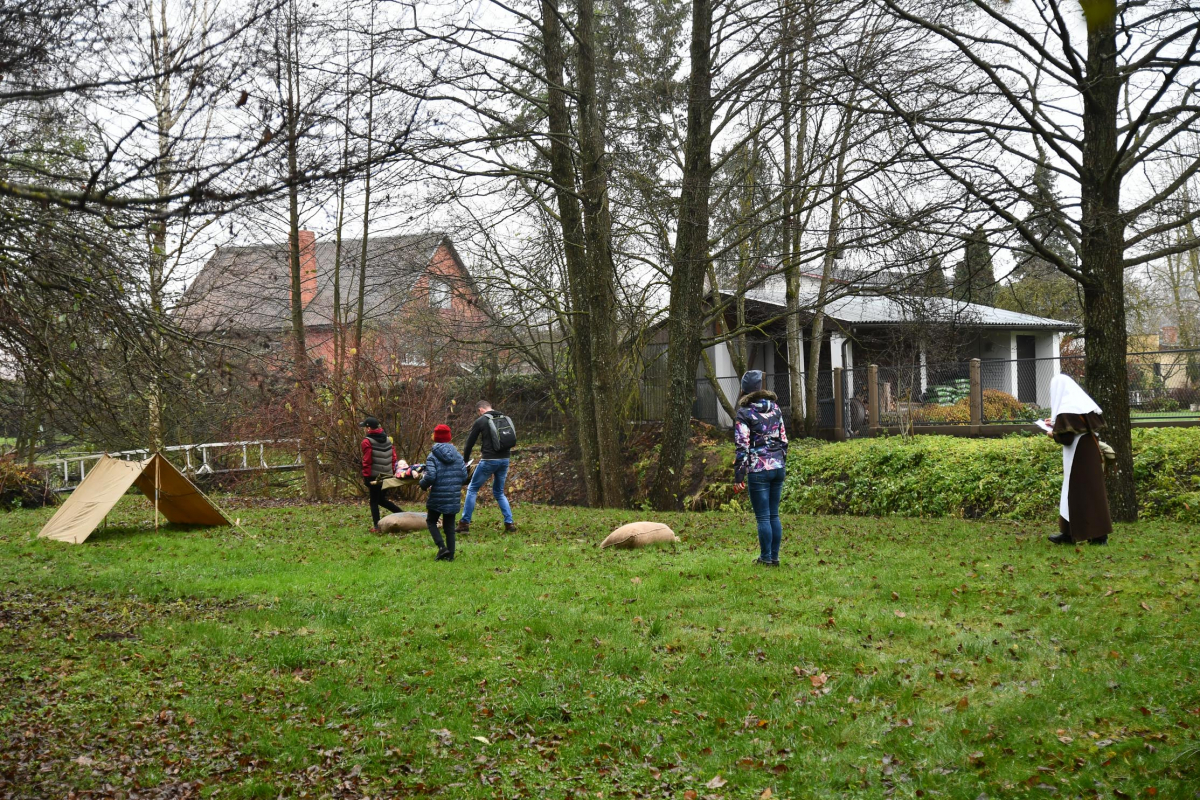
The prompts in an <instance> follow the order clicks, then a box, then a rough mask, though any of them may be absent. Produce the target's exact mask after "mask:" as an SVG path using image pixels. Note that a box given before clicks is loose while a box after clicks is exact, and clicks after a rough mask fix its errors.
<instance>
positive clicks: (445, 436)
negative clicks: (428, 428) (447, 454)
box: [433, 425, 450, 442]
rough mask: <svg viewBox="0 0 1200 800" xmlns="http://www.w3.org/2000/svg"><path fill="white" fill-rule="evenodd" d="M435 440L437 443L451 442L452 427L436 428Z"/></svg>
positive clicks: (440, 426)
mask: <svg viewBox="0 0 1200 800" xmlns="http://www.w3.org/2000/svg"><path fill="white" fill-rule="evenodd" d="M433 440H434V441H435V442H448V441H450V426H449V425H438V426H437V427H436V428H434V429H433Z"/></svg>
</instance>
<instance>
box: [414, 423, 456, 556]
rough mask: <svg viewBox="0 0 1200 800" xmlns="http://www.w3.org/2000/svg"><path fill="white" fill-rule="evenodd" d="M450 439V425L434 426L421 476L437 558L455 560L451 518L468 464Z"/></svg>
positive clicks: (428, 523) (427, 518) (453, 515)
mask: <svg viewBox="0 0 1200 800" xmlns="http://www.w3.org/2000/svg"><path fill="white" fill-rule="evenodd" d="M450 439H451V435H450V426H449V425H438V426H437V427H436V428H434V429H433V441H434V445H433V448H432V449H431V450H430V451H429V458H427V459H426V460H425V472H424V474H423V475H422V476H421V488H422V489H429V497H428V499H426V501H425V510H426V512H427V514H426V517H425V524H426V525H427V526H428V528H429V535H430V536H432V537H433V543H434V544H435V545H437V548H438V554H437V560H438V561H453V560H454V518H455V517H456V516H458V512H459V510H460V509H461V508H462V487H463V484H465V483H466V482H467V465H466V464H465V463H463V457H462V454H461V453H459V452H458V448H456V447H455V446H454V445H452V444H450ZM439 519H440V520H441V522H442V530H443V531H445V532H446V538H445V540H444V541H443V539H442V535H441V534H440V533H439V532H438V520H439Z"/></svg>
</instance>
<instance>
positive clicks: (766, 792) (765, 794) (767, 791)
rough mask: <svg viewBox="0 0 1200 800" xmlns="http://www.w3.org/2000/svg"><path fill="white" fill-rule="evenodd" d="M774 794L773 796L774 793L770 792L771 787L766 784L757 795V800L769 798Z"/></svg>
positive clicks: (767, 799)
mask: <svg viewBox="0 0 1200 800" xmlns="http://www.w3.org/2000/svg"><path fill="white" fill-rule="evenodd" d="M774 796H775V793H774V792H772V791H771V787H770V786H768V787H767V788H766V789H763V790H762V794H760V795H759V796H758V800H771V798H772V797H774Z"/></svg>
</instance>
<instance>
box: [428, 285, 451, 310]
mask: <svg viewBox="0 0 1200 800" xmlns="http://www.w3.org/2000/svg"><path fill="white" fill-rule="evenodd" d="M429 307H430V308H449V307H450V285H449V284H447V283H445V282H444V281H439V280H431V281H430V282H429Z"/></svg>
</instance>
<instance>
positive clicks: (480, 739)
mask: <svg viewBox="0 0 1200 800" xmlns="http://www.w3.org/2000/svg"><path fill="white" fill-rule="evenodd" d="M471 738H472V739H474V740H475V741H477V742H483V743H484V744H491V742H489V741H488V738H487V737H486V736H472V737H471Z"/></svg>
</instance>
